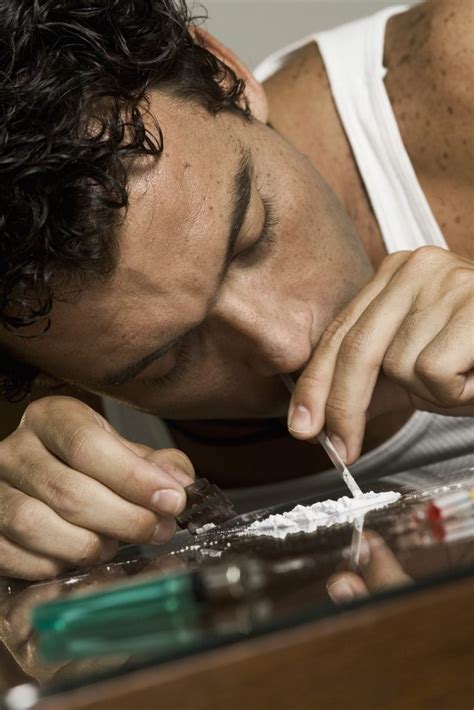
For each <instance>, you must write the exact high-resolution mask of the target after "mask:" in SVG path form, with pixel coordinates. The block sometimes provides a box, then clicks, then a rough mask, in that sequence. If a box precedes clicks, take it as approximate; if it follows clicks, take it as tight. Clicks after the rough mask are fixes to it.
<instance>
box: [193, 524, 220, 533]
mask: <svg viewBox="0 0 474 710" xmlns="http://www.w3.org/2000/svg"><path fill="white" fill-rule="evenodd" d="M215 527H216V526H215V524H214V523H207V525H203V526H202V528H198V529H197V530H196V535H200V534H201V533H205V532H208V531H209V530H213V529H214V528H215Z"/></svg>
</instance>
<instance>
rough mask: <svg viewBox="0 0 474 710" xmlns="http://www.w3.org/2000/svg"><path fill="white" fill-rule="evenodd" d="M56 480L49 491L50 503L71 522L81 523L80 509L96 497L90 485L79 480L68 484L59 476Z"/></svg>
mask: <svg viewBox="0 0 474 710" xmlns="http://www.w3.org/2000/svg"><path fill="white" fill-rule="evenodd" d="M54 480H55V481H56V483H55V484H53V485H52V486H51V487H50V489H49V492H48V505H49V506H50V507H51V508H52V509H53V510H55V511H56V513H58V514H59V515H60V516H61V517H62V518H64V519H65V520H68V521H69V522H70V523H79V519H80V511H81V510H83V509H84V506H85V505H90V503H91V501H93V499H94V498H93V495H92V491H91V489H90V487H89V486H88V485H87V484H85V483H79V481H73V482H72V483H71V482H69V485H67V486H66V485H65V481H64V480H63V481H61V478H60V477H58V476H57V477H56V478H55V479H54Z"/></svg>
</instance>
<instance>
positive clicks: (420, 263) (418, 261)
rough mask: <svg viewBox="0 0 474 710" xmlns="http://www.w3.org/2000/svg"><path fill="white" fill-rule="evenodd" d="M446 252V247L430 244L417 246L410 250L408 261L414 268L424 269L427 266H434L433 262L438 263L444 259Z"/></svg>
mask: <svg viewBox="0 0 474 710" xmlns="http://www.w3.org/2000/svg"><path fill="white" fill-rule="evenodd" d="M447 254H448V252H447V251H446V249H442V248H441V247H435V246H431V245H428V246H423V247H418V249H415V250H414V251H412V252H411V255H410V257H409V259H408V263H409V265H410V266H411V267H412V268H413V269H415V270H418V269H423V270H425V269H426V268H427V267H431V266H434V265H435V264H439V263H440V261H444V260H445V259H446V255H447Z"/></svg>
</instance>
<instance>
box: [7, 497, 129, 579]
mask: <svg viewBox="0 0 474 710" xmlns="http://www.w3.org/2000/svg"><path fill="white" fill-rule="evenodd" d="M0 498H1V500H2V515H1V517H0V532H1V533H2V534H3V535H5V536H6V537H7V538H8V539H9V540H11V541H12V542H16V543H18V544H19V545H21V546H22V547H23V548H25V549H27V550H29V551H31V552H34V553H36V554H40V555H45V556H47V557H54V558H55V559H58V560H61V561H62V562H67V563H68V564H70V565H79V566H83V565H95V564H99V563H101V562H106V561H108V560H111V559H112V557H114V556H115V555H116V553H117V550H118V544H117V542H115V541H113V540H109V539H107V538H105V537H103V536H101V535H98V534H97V533H94V532H91V531H90V530H85V529H84V528H80V527H77V526H76V525H71V524H70V523H68V522H67V521H66V520H64V519H63V518H61V517H60V516H59V515H57V513H55V512H54V511H53V510H52V509H51V508H50V507H48V506H47V505H45V504H44V503H42V502H41V501H40V500H37V499H36V498H31V497H30V496H28V495H25V493H23V492H22V491H19V490H17V489H15V488H12V487H11V486H9V485H6V484H4V483H0Z"/></svg>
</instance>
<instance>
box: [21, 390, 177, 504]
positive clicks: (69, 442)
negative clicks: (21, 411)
mask: <svg viewBox="0 0 474 710" xmlns="http://www.w3.org/2000/svg"><path fill="white" fill-rule="evenodd" d="M47 399H48V398H47ZM47 399H45V400H38V402H35V403H33V405H31V407H29V408H28V409H29V410H30V411H29V412H28V417H29V424H30V426H31V428H32V430H33V431H34V432H35V433H36V435H37V436H38V438H39V440H40V441H41V442H42V443H43V444H44V446H46V448H47V449H48V450H49V451H50V452H52V453H53V454H55V456H57V457H58V458H60V459H61V461H63V462H64V463H65V464H67V465H68V466H70V467H71V468H72V469H75V470H77V471H80V472H81V473H83V474H86V475H87V476H90V477H91V478H93V479H95V480H96V481H99V482H100V483H102V484H103V485H104V486H107V487H108V488H110V489H111V490H112V491H115V492H116V493H117V494H118V495H119V496H121V497H123V498H126V499H127V500H129V501H131V502H132V503H137V504H139V505H144V506H147V507H148V506H150V507H152V508H153V509H155V510H158V511H159V512H161V513H164V514H166V515H178V514H179V513H180V512H181V511H182V510H183V508H184V506H185V503H186V495H185V493H184V489H183V486H182V485H180V484H179V483H178V482H177V480H176V478H174V477H173V476H171V475H170V474H169V473H167V472H166V471H164V470H162V469H161V468H160V467H159V466H158V465H157V464H155V463H151V462H150V461H147V460H145V459H143V458H141V457H140V456H138V455H137V454H135V453H134V452H133V451H131V449H129V448H128V447H126V446H124V445H123V444H122V443H121V442H120V441H119V440H118V439H117V438H116V436H115V435H113V434H112V433H111V432H110V431H107V430H105V429H104V428H103V427H102V426H100V425H99V424H98V422H97V419H96V417H95V416H92V415H91V411H92V410H90V408H89V407H87V406H86V405H84V408H83V407H78V406H71V400H70V399H69V398H67V397H55V398H49V399H51V400H54V401H52V402H47ZM57 400H60V401H59V402H58V401H57ZM64 400H66V401H64ZM72 401H74V400H72ZM80 404H82V403H80ZM34 405H37V407H36V408H35V407H34ZM85 410H87V411H85Z"/></svg>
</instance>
